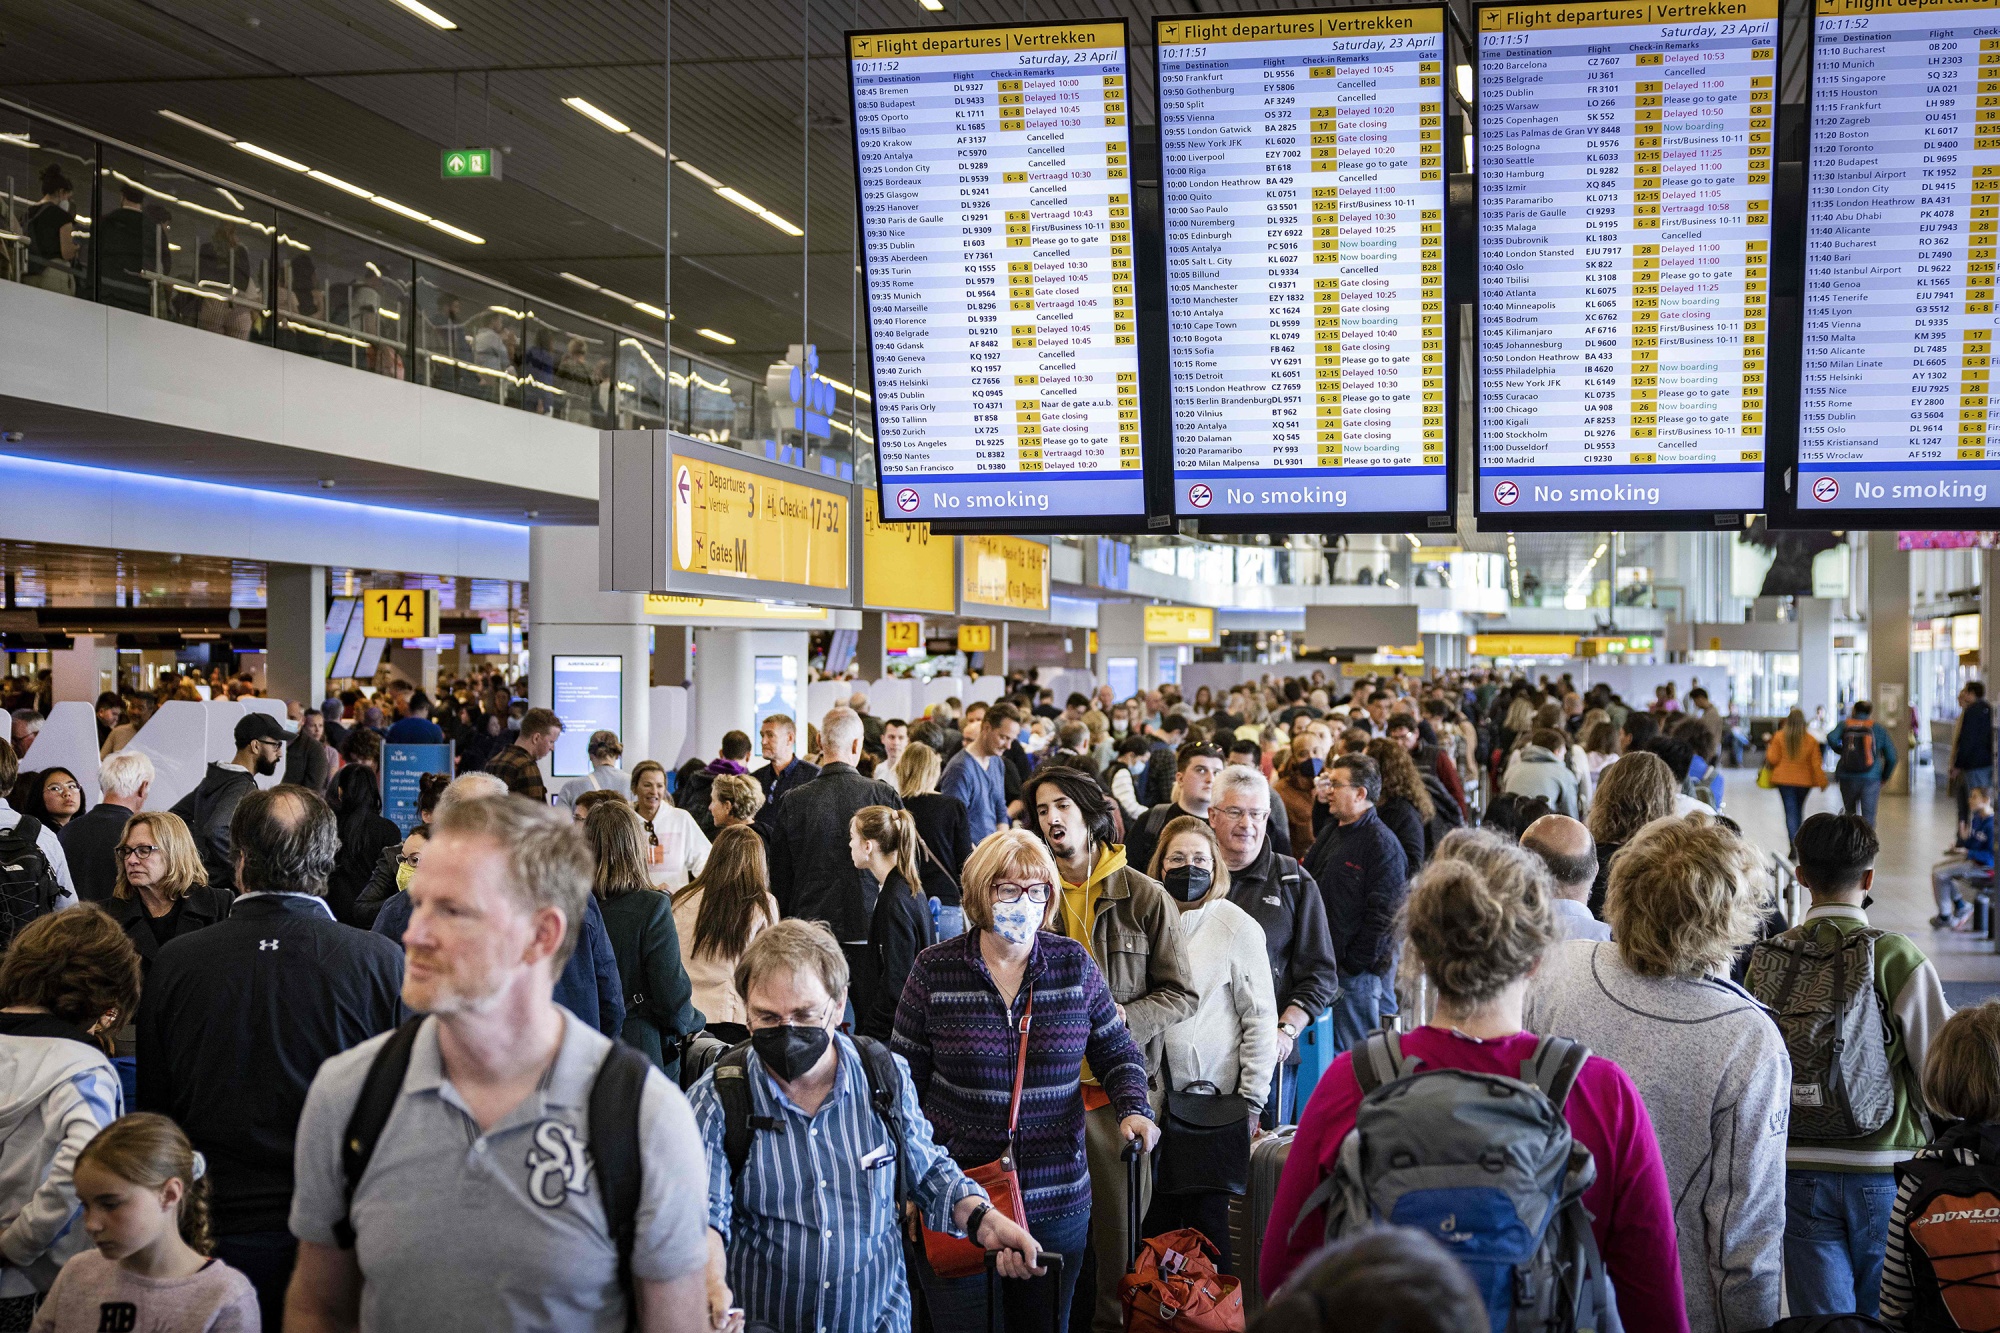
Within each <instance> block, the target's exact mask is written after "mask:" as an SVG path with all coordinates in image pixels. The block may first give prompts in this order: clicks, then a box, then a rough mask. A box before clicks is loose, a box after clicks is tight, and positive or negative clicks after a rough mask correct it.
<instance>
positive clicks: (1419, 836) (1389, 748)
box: [1364, 737, 1437, 875]
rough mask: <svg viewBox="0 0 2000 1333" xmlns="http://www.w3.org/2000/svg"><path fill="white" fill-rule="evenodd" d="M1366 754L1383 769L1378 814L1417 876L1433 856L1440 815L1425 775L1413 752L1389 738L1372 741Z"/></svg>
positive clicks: (1377, 807) (1377, 804) (1376, 811)
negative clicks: (1435, 827) (1432, 837)
mask: <svg viewBox="0 0 2000 1333" xmlns="http://www.w3.org/2000/svg"><path fill="white" fill-rule="evenodd" d="M1364 753H1365V754H1367V756H1368V757H1369V758H1370V759H1373V760H1374V761H1375V766H1376V767H1377V768H1380V769H1381V770H1382V799H1381V800H1379V801H1377V802H1375V813H1376V814H1377V815H1379V816H1381V819H1382V822H1383V823H1384V824H1387V825H1388V826H1389V828H1390V830H1391V831H1392V832H1394V833H1395V835H1396V841H1397V842H1400V843H1402V844H1403V857H1404V859H1405V860H1406V861H1408V862H1409V866H1410V873H1411V874H1413V875H1414V874H1415V873H1416V872H1417V871H1419V870H1421V869H1423V865H1424V862H1425V861H1426V860H1427V859H1429V857H1430V853H1431V840H1430V833H1429V825H1430V822H1431V820H1432V818H1433V817H1435V816H1436V814H1437V807H1436V806H1435V805H1433V804H1432V803H1431V794H1430V792H1429V791H1428V790H1426V789H1425V787H1424V775H1423V774H1422V773H1420V772H1418V771H1417V761H1416V760H1414V759H1412V758H1410V752H1409V751H1408V750H1405V749H1404V748H1403V747H1402V746H1400V745H1398V744H1396V742H1394V741H1392V740H1389V739H1387V738H1386V737H1378V738H1376V739H1375V740H1372V741H1370V742H1368V748H1367V750H1365V751H1364Z"/></svg>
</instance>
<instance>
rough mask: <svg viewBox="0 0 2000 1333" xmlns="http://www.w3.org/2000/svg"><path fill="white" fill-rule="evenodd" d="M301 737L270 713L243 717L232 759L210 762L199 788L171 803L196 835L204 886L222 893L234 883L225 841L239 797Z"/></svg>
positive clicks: (231, 851) (233, 861)
mask: <svg viewBox="0 0 2000 1333" xmlns="http://www.w3.org/2000/svg"><path fill="white" fill-rule="evenodd" d="M298 738H299V734H298V733H297V732H295V731H286V730H285V729H284V728H283V727H282V726H280V725H279V724H278V719H277V718H275V717H272V716H271V715H270V714H269V713H246V714H244V715H243V718H242V720H241V721H239V722H237V724H236V757H235V758H234V759H231V760H230V761H229V762H228V763H226V764H210V765H209V766H208V772H207V773H206V774H205V775H204V776H203V777H202V780H201V785H200V786H199V787H196V788H195V789H194V790H193V791H191V792H189V793H188V794H187V795H185V796H183V797H181V798H180V800H178V801H176V802H174V807H173V809H174V813H175V814H177V815H179V816H180V817H181V822H182V823H183V824H186V825H187V826H188V832H190V833H192V834H194V845H195V846H196V848H198V849H199V850H200V852H201V864H202V868H203V869H204V870H206V871H208V882H209V883H210V884H214V885H217V886H219V887H221V888H225V889H234V888H236V887H237V885H236V852H235V850H234V849H233V848H232V847H231V846H230V843H229V821H230V820H231V819H232V818H233V817H234V816H235V814H236V807H237V806H238V805H240V804H242V802H243V798H244V797H245V796H248V795H249V794H250V793H251V792H253V791H255V790H257V779H258V778H268V777H270V776H272V775H273V774H275V773H276V772H277V771H278V765H279V764H280V763H281V762H283V760H284V758H285V747H286V746H287V745H289V744H291V743H292V742H293V741H295V740H297V739H298Z"/></svg>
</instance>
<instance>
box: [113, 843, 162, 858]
mask: <svg viewBox="0 0 2000 1333" xmlns="http://www.w3.org/2000/svg"><path fill="white" fill-rule="evenodd" d="M159 850H160V849H159V848H157V847H155V846H153V844H152V843H150V842H142V843H140V844H139V845H138V846H136V847H120V848H119V849H118V855H119V856H120V857H122V858H123V859H125V860H127V861H130V860H133V859H135V858H136V859H137V860H140V861H143V860H145V859H146V858H147V857H149V856H151V855H152V854H153V853H154V852H157V851H159Z"/></svg>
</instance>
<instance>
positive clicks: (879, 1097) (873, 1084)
mask: <svg viewBox="0 0 2000 1333" xmlns="http://www.w3.org/2000/svg"><path fill="white" fill-rule="evenodd" d="M853 1040H854V1049H855V1050H856V1051H858V1052H860V1054H861V1068H862V1071H863V1072H864V1073H866V1074H867V1076H868V1097H869V1101H870V1102H872V1103H873V1105H874V1107H875V1114H876V1115H877V1116H879V1117H880V1118H881V1120H882V1123H883V1124H884V1125H885V1126H887V1127H888V1130H889V1139H890V1146H891V1148H892V1149H893V1150H894V1151H895V1154H896V1206H897V1210H898V1211H899V1212H900V1211H901V1209H902V1206H903V1204H905V1203H906V1202H908V1201H909V1199H910V1198H911V1196H912V1195H913V1193H914V1192H915V1182H914V1181H912V1180H911V1179H910V1154H909V1152H908V1151H907V1148H906V1146H905V1144H906V1140H907V1138H908V1130H907V1128H906V1127H905V1125H904V1123H903V1108H902V1102H901V1095H902V1079H901V1076H900V1075H898V1074H897V1072H896V1057H895V1056H894V1055H893V1054H892V1053H891V1052H890V1050H889V1048H888V1046H887V1045H885V1044H884V1043H882V1042H879V1041H877V1040H875V1039H874V1038H873V1037H864V1036H861V1035H859V1034H856V1035H855V1037H854V1038H853Z"/></svg>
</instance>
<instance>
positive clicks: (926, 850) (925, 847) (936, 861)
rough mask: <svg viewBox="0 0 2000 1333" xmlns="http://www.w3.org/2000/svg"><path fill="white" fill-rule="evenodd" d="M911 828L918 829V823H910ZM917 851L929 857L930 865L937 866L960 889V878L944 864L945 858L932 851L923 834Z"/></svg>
mask: <svg viewBox="0 0 2000 1333" xmlns="http://www.w3.org/2000/svg"><path fill="white" fill-rule="evenodd" d="M910 827H911V828H912V829H914V828H915V827H916V821H914V820H912V821H911V823H910ZM917 850H918V851H920V852H922V853H923V854H924V855H925V856H927V857H929V858H930V863H931V864H932V865H934V866H936V867H937V868H938V869H939V870H942V871H943V872H944V877H945V878H946V879H947V880H949V881H950V882H951V886H952V887H953V888H954V889H956V888H958V887H959V884H958V876H957V875H954V874H952V873H951V867H950V866H948V865H946V864H945V863H944V858H943V857H941V856H939V855H938V854H937V853H936V852H934V851H932V850H931V845H930V844H929V843H928V842H925V841H924V835H923V834H922V833H918V834H917Z"/></svg>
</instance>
